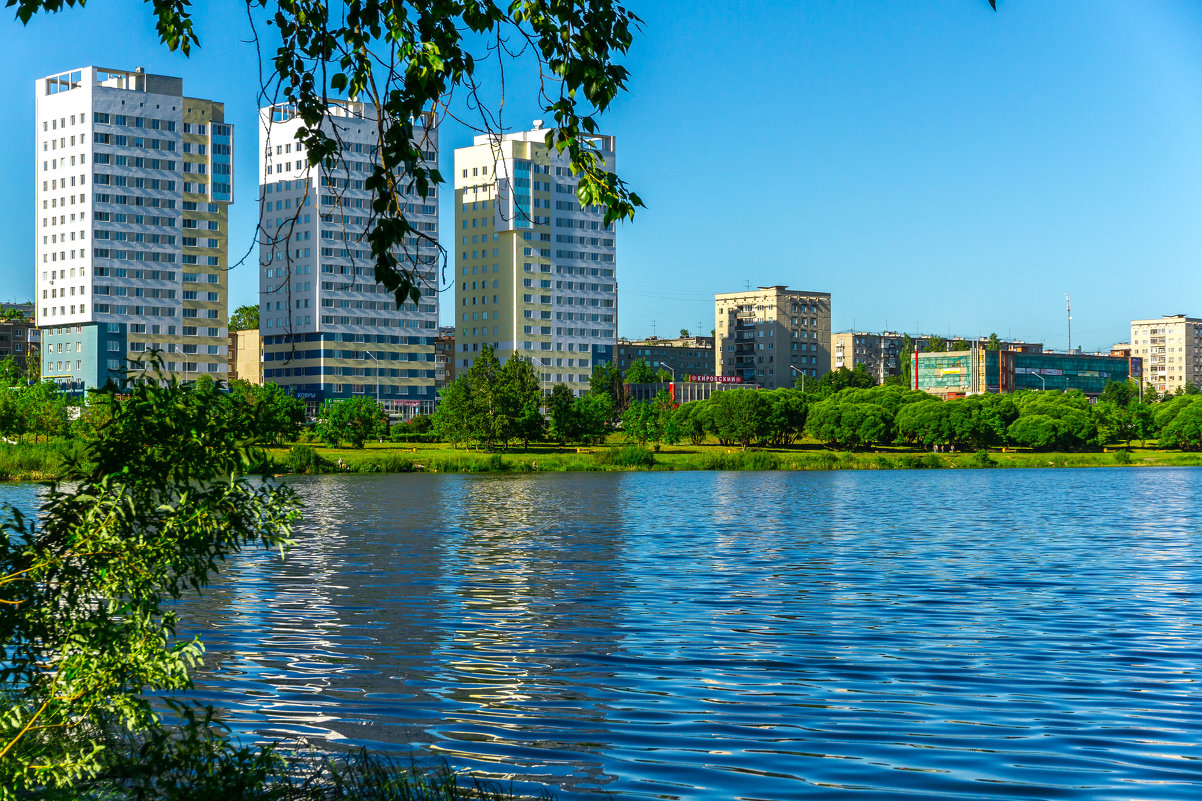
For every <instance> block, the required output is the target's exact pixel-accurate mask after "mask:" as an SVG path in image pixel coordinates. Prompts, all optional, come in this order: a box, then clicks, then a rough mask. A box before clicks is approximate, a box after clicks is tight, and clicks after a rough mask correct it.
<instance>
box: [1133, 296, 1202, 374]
mask: <svg viewBox="0 0 1202 801" xmlns="http://www.w3.org/2000/svg"><path fill="white" fill-rule="evenodd" d="M1131 357H1132V358H1141V359H1143V370H1144V380H1145V381H1147V382H1148V383H1149V384H1151V385H1153V386H1154V387H1156V390H1157V391H1158V392H1173V391H1175V390H1177V389H1178V388H1180V387H1184V386H1185V385H1187V384H1193V385H1194V386H1195V387H1202V319H1198V318H1196V317H1186V316H1185V315H1184V314H1166V315H1165V316H1164V317H1161V318H1160V319H1157V320H1132V321H1131Z"/></svg>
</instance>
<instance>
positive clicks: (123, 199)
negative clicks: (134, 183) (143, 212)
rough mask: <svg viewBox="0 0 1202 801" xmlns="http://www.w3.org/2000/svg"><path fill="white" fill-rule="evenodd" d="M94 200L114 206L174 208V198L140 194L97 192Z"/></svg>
mask: <svg viewBox="0 0 1202 801" xmlns="http://www.w3.org/2000/svg"><path fill="white" fill-rule="evenodd" d="M96 202H97V203H112V204H114V205H116V206H146V207H149V208H152V209H173V208H175V199H174V198H167V197H164V198H159V197H142V196H141V195H110V194H107V193H97V194H96Z"/></svg>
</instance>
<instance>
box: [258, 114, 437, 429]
mask: <svg viewBox="0 0 1202 801" xmlns="http://www.w3.org/2000/svg"><path fill="white" fill-rule="evenodd" d="M259 119H260V128H259V137H260V142H259V145H260V151H259V152H260V158H259V186H260V202H261V212H260V243H261V244H260V250H259V331H260V333H261V334H262V336H263V350H264V353H263V359H264V361H263V378H264V380H265V381H269V382H271V383H275V384H279V385H281V386H283V387H285V388H286V389H287V390H288V391H289V392H291V393H292V394H294V395H296V396H297V397H299V398H302V399H304V400H305V401H307V402H308V403H309V404H310V406H311V407H316V406H317V405H318V404H320V403H321V402H322V401H324V400H333V399H342V398H349V397H353V396H355V395H367V396H369V397H373V398H379V400H380V402H381V404H382V405H383V406H384V407H385V408H387V409H389V410H390V411H392V412H395V413H399V414H403V415H406V416H408V415H410V414H413V413H415V412H424V413H429V412H431V411H433V408H434V400H435V395H434V372H435V363H434V340H435V339H436V338H437V336H438V262H439V251H438V248H437V244H436V243H437V241H438V206H437V203H438V201H437V196H436V195H435V194H433V192H436V191H437V187H433V188H432V194H431V195H430V197H428V198H424V199H423V198H421V197H420V196H419V195H418V194H417V191H416V188H414V187H412V186H410V187H408V188H409V190H410V191H409V193H408V195H409V196H408V197H407V198H406V201H407V202H406V216H407V217H408V219H409V221H410V222H411V223H412V224H413V225H414V227H415V228H416V229H417V230H418V231H419V232H421V233H422V234H424V235H425V237H428V238H423V237H416V236H415V237H411V238H410V239H409V240H408V241H407V242H406V246H405V248H404V252H403V253H398V256H399V257H400V258H401V259H402V266H403V267H405V268H407V269H409V270H410V271H412V272H413V273H414V274H415V275H416V276H417V279H418V284H419V287H420V289H421V300H420V302H419V303H412V302H406V303H403V304H401V305H399V306H398V305H397V303H396V300H395V298H394V296H393V295H392V293H391V292H389V291H388V290H387V289H385V288H384V287H383V286H382V285H381V284H378V283H376V279H375V262H374V260H373V259H372V257H371V252H370V245H369V243H368V241H367V233H368V231H369V230H370V227H371V225H372V216H373V215H372V210H371V200H372V193H371V192H370V191H368V190H366V189H365V188H364V181H365V180H366V179H367V178H368V176H369V175H371V173H372V170H373V169H374V165H375V163H376V161H377V156H376V153H377V142H378V136H379V129H378V123H377V117H376V110H375V107H374V106H372V105H370V104H367V103H360V102H353V101H341V102H338V103H337V104H334V105H331V107H330V110H329V117H328V119H327V122H326V123H325V124H326V126H327V133H330V134H331V135H333V136H335V137H336V138H337V139H338V141H339V142H340V143H341V148H342V149H341V152H340V154H339V155H338V157H337V158H336V160H335V163H334V164H333V165H332V166H329V167H327V166H323V167H321V168H320V169H311V168H310V167H309V166H308V161H307V159H306V157H305V154H304V152H303V151H302V150H301V144H300V143H299V142H297V140H296V131H297V128H299V127H301V125H302V124H303V123H302V122H301V120H300V119H299V118H298V117H297V116H296V115H295V111H294V109H292V108H291V107H289V106H283V105H279V106H271V107H268V108H264V109H261V110H260V114H259ZM420 122H421V123H422V124H419V125H418V126H417V128H416V130H415V134H414V135H415V139H416V141H417V142H418V143H419V145H420V147H421V148H422V151H423V152H424V154H425V158H426V161H427V165H428V166H429V167H431V168H433V167H435V166H436V165H437V163H438V132H437V129H436V128H435V127H434V125H433V122H432V119H426V120H422V121H420ZM402 183H405V182H403V181H402Z"/></svg>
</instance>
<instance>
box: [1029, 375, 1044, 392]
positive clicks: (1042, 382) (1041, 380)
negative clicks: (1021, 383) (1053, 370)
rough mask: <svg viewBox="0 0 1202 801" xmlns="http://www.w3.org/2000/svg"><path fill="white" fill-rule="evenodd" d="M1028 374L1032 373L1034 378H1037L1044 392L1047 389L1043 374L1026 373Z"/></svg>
mask: <svg viewBox="0 0 1202 801" xmlns="http://www.w3.org/2000/svg"><path fill="white" fill-rule="evenodd" d="M1028 375H1033V376H1035V377H1036V378H1038V379H1039V383H1040V384H1042V385H1043V391H1044V392H1047V391H1048V382H1047V381H1044V380H1043V376H1041V375H1040V374H1039V373H1028Z"/></svg>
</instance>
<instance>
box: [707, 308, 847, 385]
mask: <svg viewBox="0 0 1202 801" xmlns="http://www.w3.org/2000/svg"><path fill="white" fill-rule="evenodd" d="M714 317H715V325H714V333H715V339H714V373H715V375H718V376H737V377H739V378H741V379H742V381H743V382H744V383H747V384H757V385H759V386H761V387H767V388H769V389H776V388H779V387H792V386H793V385H794V382H795V381H796V378H797V377H798V376H800V375H802V374H803V373H804V374H805V375H806V376H809V377H811V378H818V377H820V376H823V375H826V374H827V373H828V372H830V369H831V296H830V293H829V292H802V291H798V290H792V289H788V288H787V287H784V286H770V287H759V288H758V289H755V290H748V291H745V292H727V293H725V294H720V295H715V296H714Z"/></svg>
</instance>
